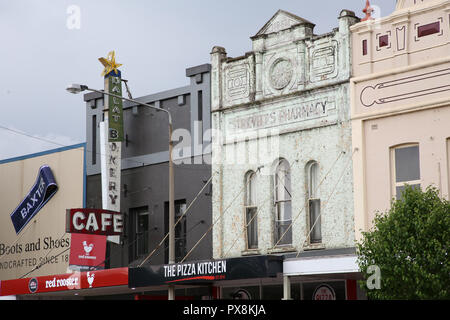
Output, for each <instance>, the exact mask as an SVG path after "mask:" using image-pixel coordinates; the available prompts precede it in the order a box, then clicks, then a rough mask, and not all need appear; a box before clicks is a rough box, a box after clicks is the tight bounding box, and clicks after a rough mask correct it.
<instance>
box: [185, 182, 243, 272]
mask: <svg viewBox="0 0 450 320" xmlns="http://www.w3.org/2000/svg"><path fill="white" fill-rule="evenodd" d="M249 182H250V180H249V181H247V183H246V184H245V185H244V186H243V187H242V188H241V190H240V191H239V193H238V194H237V195H236V196H235V197H234V199H233V200H232V201H231V203H230V204H229V205H228V207H227V208H226V209H225V210H224V211H223V212H221V213H220V214H219V216H218V217H217V218H216V220H215V221H214V222H213V223H212V224H211V226H210V227H209V228H208V230H206V232H205V233H204V234H203V235H202V236H201V238H200V239H199V240H198V241H197V242H196V243H195V245H194V246H193V247H192V248H191V250H189V252H188V253H187V254H186V255H185V256H184V258H183V259H182V260H181V263H183V262H184V261H185V260H186V258H187V257H188V256H189V255H190V254H191V253H192V251H194V250H195V248H197V246H198V244H199V243H200V242H201V241H202V240H203V239H204V238H205V236H206V235H207V234H208V233H209V232H210V231H211V230H212V228H213V227H214V225H215V224H216V223H217V222H218V221H219V218H221V217H222V215H223V214H224V213H225V212H227V211H228V209H229V208H230V207H231V205H232V204H233V203H234V201H235V200H236V199H237V197H238V196H239V195H240V194H241V193H242V191H243V190H244V189H245V188H247V185H248V184H249Z"/></svg>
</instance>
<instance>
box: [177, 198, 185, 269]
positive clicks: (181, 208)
mask: <svg viewBox="0 0 450 320" xmlns="http://www.w3.org/2000/svg"><path fill="white" fill-rule="evenodd" d="M185 211H186V200H179V201H175V222H177V221H178V219H180V217H181V216H182V215H183V213H184V212H185ZM186 253H187V252H186V216H183V218H181V220H180V222H178V224H177V225H176V227H175V260H176V261H179V260H181V259H183V258H184V256H185V255H186Z"/></svg>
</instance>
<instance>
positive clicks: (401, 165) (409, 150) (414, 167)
mask: <svg viewBox="0 0 450 320" xmlns="http://www.w3.org/2000/svg"><path fill="white" fill-rule="evenodd" d="M395 178H396V181H397V182H404V181H412V180H420V161H419V146H412V147H406V148H397V149H395Z"/></svg>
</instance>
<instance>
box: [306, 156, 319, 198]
mask: <svg viewBox="0 0 450 320" xmlns="http://www.w3.org/2000/svg"><path fill="white" fill-rule="evenodd" d="M318 169H319V165H318V164H317V162H314V163H312V164H311V165H310V166H309V173H308V176H309V177H308V198H317V193H318V190H317V186H318V181H317V173H318Z"/></svg>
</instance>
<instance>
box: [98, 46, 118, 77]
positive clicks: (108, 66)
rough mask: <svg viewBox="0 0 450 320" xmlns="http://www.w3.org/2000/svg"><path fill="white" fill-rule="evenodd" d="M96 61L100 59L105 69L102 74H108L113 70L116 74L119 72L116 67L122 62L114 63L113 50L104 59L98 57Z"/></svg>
mask: <svg viewBox="0 0 450 320" xmlns="http://www.w3.org/2000/svg"><path fill="white" fill-rule="evenodd" d="M98 61H100V62H101V63H102V65H103V66H104V67H105V69H103V72H102V76H105V75H107V74H109V73H110V72H111V71H114V73H115V74H117V75H118V74H119V72H118V70H117V68H119V67H120V66H121V65H122V64H120V63H116V53H115V52H114V51H110V52H109V53H108V56H107V58H106V59H105V58H98Z"/></svg>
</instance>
